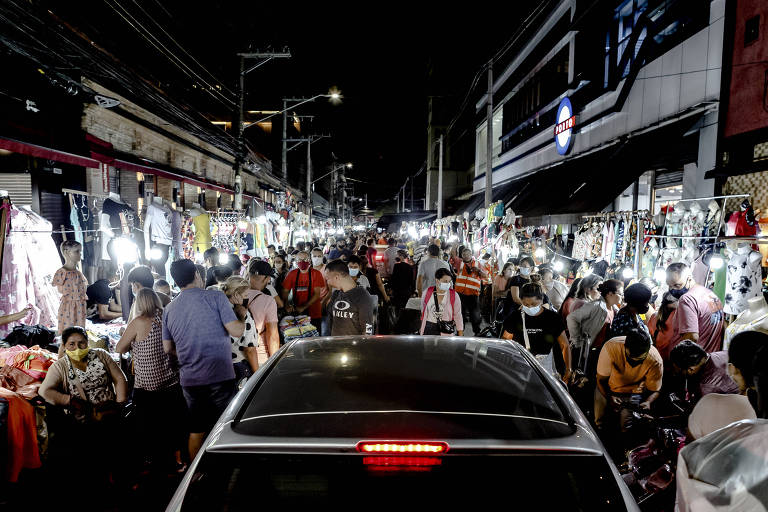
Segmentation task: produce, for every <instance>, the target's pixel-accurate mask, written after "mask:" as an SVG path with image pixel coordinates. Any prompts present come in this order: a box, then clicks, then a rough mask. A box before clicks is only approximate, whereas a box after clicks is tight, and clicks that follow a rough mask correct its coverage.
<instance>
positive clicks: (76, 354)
mask: <svg viewBox="0 0 768 512" xmlns="http://www.w3.org/2000/svg"><path fill="white" fill-rule="evenodd" d="M89 350H91V349H90V348H78V349H77V350H67V355H68V356H69V358H70V359H72V360H74V361H82V360H83V358H84V357H85V356H86V355H88V351H89Z"/></svg>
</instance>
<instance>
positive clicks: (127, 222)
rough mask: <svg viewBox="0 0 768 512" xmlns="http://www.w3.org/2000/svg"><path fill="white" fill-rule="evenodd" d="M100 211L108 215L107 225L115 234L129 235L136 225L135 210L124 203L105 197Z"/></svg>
mask: <svg viewBox="0 0 768 512" xmlns="http://www.w3.org/2000/svg"><path fill="white" fill-rule="evenodd" d="M101 212H102V213H103V214H105V215H108V216H109V225H110V227H111V228H112V233H113V234H114V235H115V236H120V234H124V235H129V234H131V233H132V232H133V228H134V227H135V225H136V211H135V210H134V209H133V208H131V207H130V206H128V205H127V204H125V203H118V202H117V201H115V200H114V199H105V200H104V205H103V206H102V209H101Z"/></svg>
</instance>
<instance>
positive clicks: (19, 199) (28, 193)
mask: <svg viewBox="0 0 768 512" xmlns="http://www.w3.org/2000/svg"><path fill="white" fill-rule="evenodd" d="M0 190H7V191H8V195H9V196H10V197H11V202H12V203H13V204H15V205H19V206H21V205H27V206H30V205H31V204H32V176H31V175H30V174H29V173H28V172H1V173H0Z"/></svg>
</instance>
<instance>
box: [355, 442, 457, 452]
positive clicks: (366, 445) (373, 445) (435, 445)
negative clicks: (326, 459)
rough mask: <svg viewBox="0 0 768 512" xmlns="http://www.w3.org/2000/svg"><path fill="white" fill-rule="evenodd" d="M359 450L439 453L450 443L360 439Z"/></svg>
mask: <svg viewBox="0 0 768 512" xmlns="http://www.w3.org/2000/svg"><path fill="white" fill-rule="evenodd" d="M357 451H358V452H362V453H371V454H380V455H384V454H390V453H392V454H408V455H438V454H441V453H445V452H447V451H448V443H444V442H442V441H440V442H424V443H403V442H381V441H379V442H375V441H360V442H359V443H357Z"/></svg>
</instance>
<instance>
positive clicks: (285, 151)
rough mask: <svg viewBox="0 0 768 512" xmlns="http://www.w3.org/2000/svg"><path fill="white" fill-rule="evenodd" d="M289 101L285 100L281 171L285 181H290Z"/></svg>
mask: <svg viewBox="0 0 768 512" xmlns="http://www.w3.org/2000/svg"><path fill="white" fill-rule="evenodd" d="M287 108H288V101H287V100H285V99H284V100H283V158H282V159H281V161H280V169H281V170H282V171H283V179H284V180H285V181H288V141H287V140H286V139H287V137H288V111H287Z"/></svg>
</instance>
